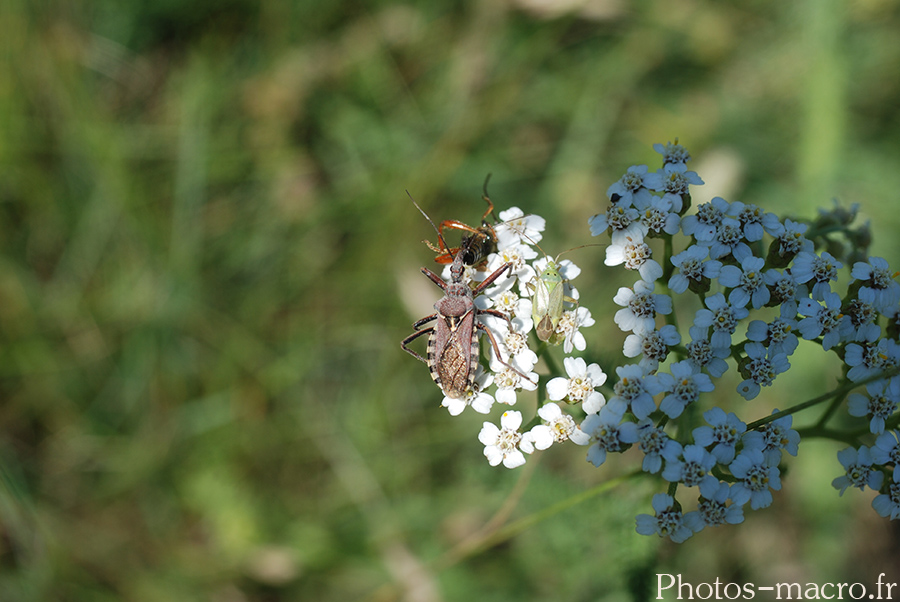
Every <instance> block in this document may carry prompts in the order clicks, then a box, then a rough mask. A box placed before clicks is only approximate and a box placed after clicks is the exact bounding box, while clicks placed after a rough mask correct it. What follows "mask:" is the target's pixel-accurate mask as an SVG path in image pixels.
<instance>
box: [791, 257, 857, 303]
mask: <svg viewBox="0 0 900 602" xmlns="http://www.w3.org/2000/svg"><path fill="white" fill-rule="evenodd" d="M842 267H844V265H843V264H842V263H841V262H840V261H838V260H837V259H835V258H834V257H832V256H831V254H830V253H828V252H827V251H823V252H822V256H821V257H820V256H818V255H816V254H814V253H810V252H808V251H801V252H800V253H798V254H797V256H796V257H795V258H794V263H793V265H792V266H791V275H792V276H793V277H794V280H796V281H797V282H799V283H800V284H804V283H806V282H810V281H813V282H814V284H813V288H812V298H813V299H815V300H816V301H821V300H822V299H823V298H824V296H825V293H827V292H829V291H830V290H831V285H830V282H831V281H832V280H836V279H837V271H838V270H839V269H841V268H842Z"/></svg>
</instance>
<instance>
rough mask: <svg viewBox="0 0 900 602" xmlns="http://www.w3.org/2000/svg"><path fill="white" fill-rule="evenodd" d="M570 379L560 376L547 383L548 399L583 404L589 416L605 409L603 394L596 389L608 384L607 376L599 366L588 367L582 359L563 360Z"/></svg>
mask: <svg viewBox="0 0 900 602" xmlns="http://www.w3.org/2000/svg"><path fill="white" fill-rule="evenodd" d="M563 365H564V366H565V368H566V374H568V375H569V377H568V378H563V377H562V376H558V377H556V378H553V379H551V380H550V382H548V383H547V397H548V398H549V399H552V400H553V401H561V400H563V399H566V400H568V402H569V403H581V404H582V408H583V409H584V411H585V412H586V413H588V414H595V413H597V412H599V411H600V408H601V407H603V404H604V403H605V401H606V400H605V399H604V398H603V394H602V393H599V392H597V391H595V390H594V389H595V388H596V387H599V386H601V385H602V384H603V383H605V382H606V374H605V373H604V372H603V370H601V369H600V366H599V365H597V364H591V365H587V363H586V362H585V361H584V360H583V359H582V358H580V357H567V358H565V359H563Z"/></svg>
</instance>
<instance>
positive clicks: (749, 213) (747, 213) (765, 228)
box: [731, 201, 784, 242]
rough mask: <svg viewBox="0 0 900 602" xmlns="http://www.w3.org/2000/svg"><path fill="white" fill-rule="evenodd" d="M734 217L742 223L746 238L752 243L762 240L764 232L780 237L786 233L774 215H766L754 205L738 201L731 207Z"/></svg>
mask: <svg viewBox="0 0 900 602" xmlns="http://www.w3.org/2000/svg"><path fill="white" fill-rule="evenodd" d="M731 208H732V211H733V213H734V215H735V216H736V217H737V219H738V221H739V222H741V227H742V228H743V230H744V238H745V239H746V240H748V241H750V242H753V241H757V240H762V237H763V232H768V233H769V234H770V235H771V236H775V237H778V236H780V235H781V233H782V232H784V226H782V225H781V222H780V221H778V216H777V215H775V214H774V213H765V212H763V210H762V209H760V208H759V207H757V206H756V205H753V204H746V205H745V204H744V203H741V202H740V201H736V202H734V203H732V205H731Z"/></svg>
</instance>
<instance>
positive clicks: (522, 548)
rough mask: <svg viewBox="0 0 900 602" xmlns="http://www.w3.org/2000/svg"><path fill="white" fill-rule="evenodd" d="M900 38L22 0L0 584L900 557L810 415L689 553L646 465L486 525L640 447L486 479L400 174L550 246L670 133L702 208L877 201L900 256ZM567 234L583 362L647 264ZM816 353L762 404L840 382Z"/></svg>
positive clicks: (757, 8) (698, 3)
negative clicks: (662, 511) (535, 518)
mask: <svg viewBox="0 0 900 602" xmlns="http://www.w3.org/2000/svg"><path fill="white" fill-rule="evenodd" d="M898 31H900V5H898V2H896V1H891V0H857V1H847V2H840V1H838V0H805V1H799V2H771V1H770V2H766V1H748V2H721V1H718V0H655V1H654V0H648V1H641V2H634V3H629V2H627V1H626V0H507V1H505V2H498V1H492V0H472V1H468V2H450V1H447V0H437V1H433V2H419V3H412V4H410V3H400V2H392V1H383V2H382V1H371V2H359V1H347V2H334V3H327V2H312V1H308V0H299V1H297V2H289V1H286V0H285V1H279V0H270V1H267V2H263V3H256V2H250V1H249V0H215V1H214V0H198V1H194V2H187V3H183V2H177V1H175V0H131V1H113V0H98V1H87V0H83V1H72V2H57V1H43V0H38V1H29V2H26V1H24V0H6V1H5V2H3V3H2V4H0V53H2V57H3V61H2V68H0V124H2V126H0V337H2V339H0V341H2V344H0V358H2V361H0V389H2V396H0V477H2V481H0V602H7V601H13V602H18V601H35V602H38V601H45V600H60V601H62V600H78V601H81V600H85V601H107V600H109V601H112V600H129V601H131V600H133V601H166V602H169V601H172V600H209V601H213V602H245V601H247V602H249V601H254V602H255V601H281V600H322V601H332V600H335V601H346V600H374V601H387V600H415V601H437V600H488V601H492V600H497V601H502V600H548V601H550V600H554V601H558V600H577V601H593V600H640V599H644V598H646V597H648V596H653V595H655V592H652V591H651V589H652V587H653V586H654V585H655V574H656V573H679V572H680V573H682V574H683V575H684V577H685V579H687V580H690V581H693V582H700V581H704V580H706V581H711V580H713V579H714V578H715V577H717V576H718V577H719V578H721V579H722V580H723V581H729V580H730V581H736V582H744V581H756V582H757V583H760V584H766V583H770V582H774V581H778V580H795V581H800V582H806V581H816V580H818V581H820V582H821V581H823V580H825V579H826V578H828V579H829V580H831V581H837V580H845V581H863V582H864V583H866V584H871V583H874V580H875V577H876V576H877V574H878V573H879V572H883V571H888V577H889V580H891V579H890V578H891V577H892V578H893V580H895V581H896V580H900V579H898V578H900V574H898V573H897V572H896V567H897V566H898V558H900V556H898V553H900V552H898V549H900V548H898V543H897V541H898V531H897V530H896V527H893V526H891V525H889V524H888V523H887V522H886V521H884V520H882V519H880V518H879V517H877V516H876V515H875V514H874V512H872V510H871V508H869V503H870V501H871V497H872V496H871V495H870V493H871V492H868V493H867V494H859V493H858V492H856V491H851V492H848V494H847V495H845V496H844V497H843V498H838V497H837V494H836V492H835V491H834V490H833V489H832V488H831V487H830V481H831V479H832V478H834V477H835V476H837V474H838V473H839V472H840V466H839V465H838V463H837V461H836V458H835V455H834V454H835V451H836V449H837V446H836V445H834V444H829V443H817V442H804V443H803V444H801V449H800V452H801V453H800V458H799V459H796V460H795V459H791V462H790V472H789V474H788V475H787V476H786V477H785V479H784V490H783V491H782V492H780V493H777V494H776V496H775V504H774V505H773V506H772V507H771V508H769V509H767V510H764V511H760V512H754V513H749V512H748V519H747V523H746V524H745V525H742V526H740V527H736V528H720V529H707V530H706V531H704V532H703V533H701V534H700V535H698V536H696V537H695V538H693V539H692V540H690V541H689V542H688V543H686V544H683V545H681V546H675V545H672V544H669V543H667V542H661V541H659V540H657V539H656V538H646V537H641V536H638V535H636V534H635V533H634V515H635V514H636V513H638V512H649V511H650V503H649V496H650V495H651V494H652V493H653V492H655V491H661V490H663V486H662V485H661V484H659V483H655V484H653V485H649V484H647V483H643V482H640V483H628V484H626V485H621V486H618V487H616V488H614V489H612V490H611V491H609V492H607V493H604V494H602V495H599V496H595V497H592V498H591V499H589V500H587V501H584V502H582V503H580V504H578V505H575V506H573V507H570V508H568V509H566V510H563V511H561V512H557V513H555V514H553V516H552V517H550V518H548V519H547V520H544V521H541V522H538V523H537V524H534V525H533V526H531V527H529V528H527V529H525V530H524V531H522V532H521V533H519V534H518V535H516V536H515V537H499V538H498V539H495V540H491V545H487V546H485V545H482V546H480V547H479V546H478V542H479V541H482V540H481V537H482V536H483V535H484V534H485V533H492V532H494V529H495V528H496V527H497V526H498V525H500V524H503V523H504V522H505V521H507V520H516V519H519V518H522V517H528V516H531V515H532V514H533V513H535V512H540V511H542V510H543V509H545V508H548V507H550V506H552V505H553V504H555V503H557V502H560V501H562V500H566V499H568V498H570V497H571V496H572V495H575V494H577V493H579V492H581V491H584V490H586V489H587V488H589V487H592V486H594V485H596V484H599V483H602V482H604V481H607V480H609V479H610V478H612V477H614V476H616V475H619V474H623V473H624V472H627V471H628V470H630V469H631V468H632V467H633V466H635V463H636V461H637V458H636V457H635V456H633V455H629V456H626V457H624V458H621V459H617V460H616V461H615V462H610V463H609V465H606V466H604V467H603V468H601V469H599V470H597V469H594V468H593V467H591V466H590V465H588V464H587V463H586V462H585V461H584V450H582V449H576V448H574V446H571V447H559V448H557V449H552V450H551V451H549V452H546V453H545V454H543V457H542V458H537V457H534V458H531V460H530V461H529V464H528V465H527V466H526V467H525V468H523V469H518V470H516V471H508V470H506V469H502V468H500V469H492V468H490V467H489V466H488V465H487V463H486V462H485V460H484V457H483V456H482V446H481V444H479V443H478V442H477V439H476V436H477V433H478V430H479V429H480V425H481V422H482V420H483V419H484V418H483V417H481V416H479V415H475V414H474V413H470V412H467V413H465V414H464V415H462V416H460V417H459V418H450V417H449V415H448V414H447V412H446V411H445V410H444V409H442V408H440V407H439V402H440V398H441V395H440V394H439V391H438V390H437V389H436V388H435V387H434V385H433V384H432V382H431V380H430V378H429V377H428V374H427V369H426V368H425V366H423V365H422V364H420V363H419V362H416V361H415V360H413V359H412V358H410V357H409V356H408V355H406V354H405V353H403V352H402V351H401V350H400V348H399V346H398V343H399V341H400V339H402V338H403V337H404V336H406V335H407V334H408V333H409V332H410V323H411V322H412V321H413V320H415V319H417V318H419V317H421V316H423V315H426V314H427V313H430V310H429V307H430V304H431V303H433V301H434V300H435V298H436V293H437V289H436V287H434V286H433V285H432V284H431V283H429V282H428V281H427V280H426V279H425V278H423V277H422V276H421V274H419V273H418V268H419V267H420V266H421V265H426V264H428V263H429V262H430V261H431V257H432V256H433V255H432V254H431V253H430V252H429V251H428V250H427V249H426V248H425V247H424V246H423V245H422V244H421V240H422V239H423V238H426V237H433V233H432V232H431V230H430V227H429V226H428V225H427V223H425V222H424V220H423V219H422V218H421V216H420V215H419V214H418V212H417V211H415V209H414V208H413V206H412V204H411V203H410V202H409V199H408V198H407V196H406V192H405V191H406V190H409V192H410V193H411V194H412V195H413V196H414V197H415V198H416V199H417V200H418V201H419V202H420V203H421V204H422V205H423V207H424V208H425V209H426V210H427V211H429V213H430V214H431V215H432V216H433V217H434V219H435V220H441V219H451V218H452V219H460V220H463V221H466V222H469V223H475V222H477V220H478V218H479V217H480V215H481V212H482V210H483V203H482V201H481V200H480V198H479V197H480V191H481V184H482V181H483V180H484V177H485V175H486V174H487V173H489V172H491V173H493V179H492V181H491V189H490V192H491V196H492V198H493V199H494V201H495V203H496V204H497V207H498V209H503V208H506V207H509V206H511V205H518V206H519V207H521V208H522V209H523V210H525V211H526V212H529V213H531V212H533V213H538V214H540V215H543V216H544V217H546V218H547V220H548V231H547V234H546V236H545V238H544V243H543V246H544V248H545V249H546V250H547V251H548V252H554V253H555V252H558V251H560V250H563V249H566V248H569V247H571V246H574V245H578V244H583V243H587V242H592V241H591V239H590V236H589V233H588V229H587V218H588V217H589V216H590V215H591V214H593V213H597V212H598V211H600V210H602V208H603V207H604V206H605V205H604V203H605V191H606V188H607V187H608V186H609V185H610V183H612V182H613V181H615V180H616V179H617V178H618V177H619V176H620V174H621V173H622V172H623V171H624V170H625V169H626V168H627V167H628V166H629V165H632V164H637V163H648V164H651V165H652V166H653V167H654V168H655V167H656V166H657V165H658V161H659V157H658V155H656V154H655V153H654V152H653V151H652V149H651V145H652V144H653V143H654V142H666V141H668V140H674V139H675V137H679V138H680V141H681V142H682V143H683V144H685V145H686V146H687V147H688V148H689V149H690V150H691V152H692V153H693V156H694V158H695V159H694V161H693V162H692V163H691V168H692V169H694V170H696V171H698V172H699V173H700V175H701V177H703V178H704V179H705V181H706V183H707V185H706V186H704V187H703V188H701V189H698V191H697V194H696V195H695V199H696V200H697V201H698V202H702V201H704V200H707V199H708V198H710V197H712V196H714V195H720V196H724V197H725V198H727V199H729V200H742V201H745V202H752V203H757V204H759V205H761V206H763V207H765V208H767V209H769V210H774V211H777V212H779V213H780V214H781V215H786V214H796V215H807V216H812V215H814V214H815V211H816V208H817V207H821V206H825V207H828V206H830V205H831V200H832V198H838V199H840V200H841V201H843V202H846V203H850V202H859V203H860V204H861V213H862V215H863V217H864V218H866V219H872V220H873V230H874V234H875V246H874V252H875V254H878V255H882V256H884V257H886V258H887V259H888V260H889V261H891V263H892V264H893V265H895V266H896V265H897V264H898V260H900V248H898V245H900V243H898V241H897V238H896V232H897V231H898V230H897V229H898V226H900V216H898V213H897V211H896V203H897V198H898V197H897V194H898V193H897V191H898V190H900V169H898V165H900V111H898V107H900V37H898V35H897V32H898ZM571 258H572V259H574V260H575V261H576V262H577V263H578V264H579V265H581V266H582V267H583V268H584V270H585V271H584V274H583V275H582V276H581V277H580V278H579V281H578V282H577V284H578V285H579V288H580V290H581V291H582V301H583V303H584V304H585V305H587V306H588V307H589V308H590V309H591V310H592V312H593V314H594V316H595V318H596V319H597V322H598V324H597V325H596V326H594V327H592V328H590V329H588V330H586V331H585V335H586V336H587V339H588V345H589V347H588V351H587V352H586V354H585V356H586V357H587V358H588V359H589V360H591V361H599V362H601V365H602V366H603V367H604V369H605V370H606V371H607V372H610V373H611V372H613V369H614V367H615V365H616V364H617V363H621V362H622V358H621V357H620V349H621V341H622V340H623V339H624V335H623V334H622V333H620V332H618V330H617V329H616V328H615V326H614V325H613V323H612V314H613V309H612V304H611V300H610V299H611V297H612V296H613V294H614V292H615V290H616V287H617V286H619V285H622V284H629V283H630V282H631V281H632V280H633V278H629V277H627V276H623V275H622V274H620V272H621V270H615V269H610V268H606V267H604V266H603V265H602V259H603V249H585V250H581V251H577V252H576V253H573V254H572V256H571ZM820 357H821V354H820V355H818V356H817V355H809V356H807V355H804V354H798V355H797V356H795V357H794V358H792V363H793V364H794V368H793V369H792V370H791V371H790V372H789V373H787V374H785V375H784V376H783V377H781V378H780V379H779V383H776V386H775V387H772V388H771V389H769V390H765V391H764V393H763V395H761V396H760V398H759V399H758V400H756V401H754V402H753V404H754V405H750V404H743V402H742V405H739V406H735V407H736V408H740V411H741V412H742V413H741V415H742V417H744V418H745V419H747V420H750V419H753V418H757V417H759V416H762V415H765V414H767V413H768V412H769V411H770V410H771V408H773V407H785V406H787V405H789V404H791V403H794V402H799V401H802V400H804V399H806V398H808V397H811V396H814V395H816V394H819V393H821V392H823V391H825V390H826V389H827V387H828V385H829V384H830V383H831V382H832V381H833V375H834V373H835V370H837V364H836V363H835V362H831V361H829V362H826V363H824V364H823V363H822V362H821V360H820ZM721 395H722V398H721V399H720V400H718V401H722V402H725V399H726V398H730V397H734V395H733V394H732V393H730V392H728V391H726V392H725V393H723V394H721ZM521 403H522V404H523V406H524V407H525V408H526V412H527V411H529V410H528V408H529V407H533V403H534V400H533V398H532V397H525V396H523V397H522V402H521ZM529 404H531V405H529ZM748 406H749V407H748ZM745 410H746V411H745ZM498 413H499V412H495V414H494V419H495V420H496V415H497V414H498ZM797 422H798V421H795V424H797ZM799 422H800V423H801V424H802V420H801V421H799ZM472 542H475V543H474V544H472ZM473 545H474V548H473V547H472V546H473ZM485 547H486V548H487V549H484V548H485ZM892 568H893V569H894V572H893V573H891V572H890V569H892Z"/></svg>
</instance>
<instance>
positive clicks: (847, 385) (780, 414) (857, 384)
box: [747, 369, 900, 432]
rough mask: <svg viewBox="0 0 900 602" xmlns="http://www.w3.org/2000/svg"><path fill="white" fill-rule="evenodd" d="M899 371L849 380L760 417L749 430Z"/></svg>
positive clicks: (748, 427)
mask: <svg viewBox="0 0 900 602" xmlns="http://www.w3.org/2000/svg"><path fill="white" fill-rule="evenodd" d="M898 373H900V370H897V369H895V370H889V371H887V372H882V373H880V374H876V375H874V376H870V377H869V378H864V379H862V380H861V381H858V382H847V383H845V384H843V385H841V386H839V387H838V388H836V389H834V390H832V391H829V392H827V393H823V394H822V395H819V396H818V397H813V398H812V399H810V400H807V401H804V402H803V403H798V404H797V405H795V406H792V407H790V408H788V409H786V410H781V411H780V412H775V413H774V414H772V415H770V416H765V417H764V418H760V419H759V420H754V421H753V422H751V423H750V424H748V425H747V430H748V431H752V430H754V429H758V428H759V427H761V426H763V425H765V424H768V423H770V422H773V421H775V420H778V419H779V418H783V417H785V416H790V415H791V414H795V413H797V412H799V411H800V410H805V409H806V408H811V407H813V406H815V405H818V404H820V403H822V402H824V401H828V400H829V399H831V398H833V397H837V396H840V395H846V394H847V393H849V392H850V391H852V390H853V389H855V388H857V387H861V386H863V385H867V384H869V383H870V382H875V381H876V380H882V379H884V378H890V377H892V376H895V375H897V374H898ZM810 428H816V427H810ZM807 430H809V429H807ZM821 430H822V431H823V432H824V431H825V429H821Z"/></svg>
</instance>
